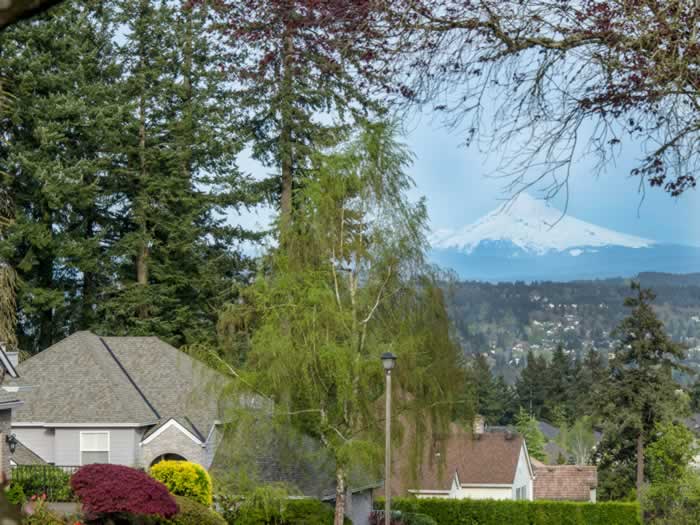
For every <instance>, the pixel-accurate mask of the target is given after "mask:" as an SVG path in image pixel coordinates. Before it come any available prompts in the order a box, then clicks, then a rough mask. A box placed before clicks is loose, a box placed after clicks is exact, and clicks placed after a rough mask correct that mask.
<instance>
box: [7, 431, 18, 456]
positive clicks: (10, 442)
mask: <svg viewBox="0 0 700 525" xmlns="http://www.w3.org/2000/svg"><path fill="white" fill-rule="evenodd" d="M5 441H6V442H7V446H8V448H9V449H10V454H14V453H15V450H17V443H18V442H17V436H15V435H14V434H8V435H6V436H5Z"/></svg>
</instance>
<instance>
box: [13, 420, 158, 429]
mask: <svg viewBox="0 0 700 525" xmlns="http://www.w3.org/2000/svg"><path fill="white" fill-rule="evenodd" d="M156 423H157V421H149V422H146V423H111V422H109V421H106V422H104V423H94V422H91V423H49V422H44V421H13V422H12V426H13V427H35V428H141V427H149V426H152V425H155V424H156Z"/></svg>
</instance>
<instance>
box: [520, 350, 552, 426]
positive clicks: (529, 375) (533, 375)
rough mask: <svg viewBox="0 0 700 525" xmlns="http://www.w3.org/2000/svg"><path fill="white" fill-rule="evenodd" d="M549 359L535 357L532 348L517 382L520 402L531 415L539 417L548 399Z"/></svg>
mask: <svg viewBox="0 0 700 525" xmlns="http://www.w3.org/2000/svg"><path fill="white" fill-rule="evenodd" d="M546 376H547V361H545V359H544V357H542V356H538V357H535V354H534V353H533V352H532V350H530V351H528V353H527V364H526V365H525V368H524V369H523V370H522V372H521V373H520V377H519V378H518V380H517V382H516V383H515V390H516V392H517V393H518V402H519V403H520V406H521V407H523V408H524V409H525V410H526V411H527V412H528V413H529V414H530V415H532V416H534V417H536V418H539V417H541V415H542V411H543V408H544V404H545V401H546V399H547V384H546Z"/></svg>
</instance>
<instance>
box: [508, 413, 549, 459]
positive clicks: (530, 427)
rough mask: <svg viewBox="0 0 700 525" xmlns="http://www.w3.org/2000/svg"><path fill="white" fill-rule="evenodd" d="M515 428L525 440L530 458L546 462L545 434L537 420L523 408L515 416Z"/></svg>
mask: <svg viewBox="0 0 700 525" xmlns="http://www.w3.org/2000/svg"><path fill="white" fill-rule="evenodd" d="M515 428H516V429H517V430H518V433H519V434H520V435H521V436H522V437H523V439H524V440H525V445H526V446H527V451H528V453H529V454H530V456H532V457H533V458H536V459H539V460H540V461H546V460H547V455H546V454H545V452H544V445H545V439H544V434H542V431H541V430H540V427H539V426H538V425H537V420H536V419H535V418H534V417H532V415H530V414H528V412H527V411H526V410H525V409H524V408H522V407H521V408H520V411H519V412H518V413H517V415H516V416H515Z"/></svg>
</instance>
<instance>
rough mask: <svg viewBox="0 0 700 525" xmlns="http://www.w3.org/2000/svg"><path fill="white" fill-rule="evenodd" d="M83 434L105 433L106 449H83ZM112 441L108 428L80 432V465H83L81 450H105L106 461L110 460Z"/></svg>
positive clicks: (109, 461)
mask: <svg viewBox="0 0 700 525" xmlns="http://www.w3.org/2000/svg"><path fill="white" fill-rule="evenodd" d="M83 434H106V435H107V450H106V451H105V450H84V449H83ZM111 445H112V443H111V436H110V431H109V430H104V431H98V430H88V431H86V432H81V433H80V465H81V466H82V465H83V452H107V463H111V462H112V450H111V449H112V446H111Z"/></svg>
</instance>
